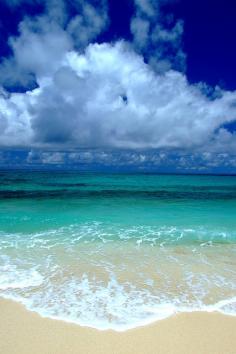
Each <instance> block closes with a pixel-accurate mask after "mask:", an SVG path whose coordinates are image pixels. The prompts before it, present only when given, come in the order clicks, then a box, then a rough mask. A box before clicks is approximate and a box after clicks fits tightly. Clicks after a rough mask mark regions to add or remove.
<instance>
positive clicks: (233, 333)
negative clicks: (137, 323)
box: [0, 300, 236, 354]
mask: <svg viewBox="0 0 236 354" xmlns="http://www.w3.org/2000/svg"><path fill="white" fill-rule="evenodd" d="M0 313H1V317H0V353H1V354H32V353H34V354H77V353H81V354H162V353H163V354H168V353H171V354H175V353H176V354H195V353H196V354H235V353H236V317H231V316H224V315H221V314H217V313H189V314H179V315H176V316H173V317H171V318H168V319H166V320H162V321H158V322H156V323H155V324H153V325H149V326H146V327H140V328H137V329H134V330H130V331H127V332H121V333H119V332H113V331H97V330H94V329H90V328H85V327H80V326H77V325H72V324H68V323H64V322H62V321H54V320H51V319H46V318H42V317H40V316H39V315H38V314H36V313H33V312H29V311H27V310H26V309H25V308H24V307H23V306H22V305H20V304H17V303H15V302H11V301H8V300H0Z"/></svg>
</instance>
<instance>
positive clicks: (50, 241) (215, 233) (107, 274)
mask: <svg viewBox="0 0 236 354" xmlns="http://www.w3.org/2000/svg"><path fill="white" fill-rule="evenodd" d="M227 240H228V241H230V242H231V241H232V242H231V243H229V244H228V243H227ZM0 250H1V253H0V296H2V297H5V298H9V299H12V300H15V301H18V302H21V303H22V304H24V305H25V306H26V308H27V309H29V310H32V311H36V312H37V313H39V314H40V315H41V316H44V317H50V318H54V319H58V320H63V321H67V322H73V323H76V324H78V325H81V326H89V327H94V328H97V329H100V330H107V329H113V330H116V331H124V330H127V329H131V328H135V327H137V326H143V325H146V324H149V323H151V322H154V321H157V320H161V319H163V318H166V317H169V316H172V315H173V314H176V313H180V312H191V311H209V312H213V311H218V312H221V313H224V314H228V315H236V296H235V294H236V283H235V278H236V271H235V269H236V267H235V265H236V264H235V254H236V243H235V235H233V236H232V234H231V233H230V232H225V231H222V230H206V229H201V228H192V229H191V228H177V227H154V226H137V225H135V226H127V227H124V226H123V227H122V226H121V225H114V224H108V223H107V224H104V223H95V222H94V223H84V224H81V225H79V224H76V225H70V226H69V227H63V228H57V229H51V230H48V231H43V232H37V233H31V234H29V233H28V234H23V233H14V234H11V233H8V234H6V233H3V232H2V233H0Z"/></svg>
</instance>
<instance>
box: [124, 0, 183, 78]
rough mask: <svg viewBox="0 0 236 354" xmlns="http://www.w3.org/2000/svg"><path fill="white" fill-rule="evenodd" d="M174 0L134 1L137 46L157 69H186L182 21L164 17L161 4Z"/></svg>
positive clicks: (132, 26)
mask: <svg viewBox="0 0 236 354" xmlns="http://www.w3.org/2000/svg"><path fill="white" fill-rule="evenodd" d="M173 1H174V0H157V1H152V0H134V3H135V5H136V13H135V15H134V16H133V18H132V20H131V25H130V29H131V33H132V34H133V44H134V48H135V49H136V50H137V51H138V52H139V53H141V54H145V56H146V57H147V58H148V62H149V64H150V65H151V66H152V67H153V69H155V70H156V71H157V72H161V73H162V72H165V71H168V70H170V69H177V70H180V71H185V59H186V58H185V53H184V52H183V50H182V34H183V26H184V24H183V21H181V20H175V19H174V17H173V16H171V15H168V16H165V15H164V14H163V13H162V6H163V5H164V4H167V3H171V2H173Z"/></svg>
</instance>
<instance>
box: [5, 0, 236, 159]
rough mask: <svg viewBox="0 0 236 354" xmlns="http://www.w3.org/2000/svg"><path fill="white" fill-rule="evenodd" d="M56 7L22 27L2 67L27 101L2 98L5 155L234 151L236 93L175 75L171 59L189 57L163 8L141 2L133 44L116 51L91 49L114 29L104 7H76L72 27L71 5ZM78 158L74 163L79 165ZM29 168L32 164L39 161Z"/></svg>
mask: <svg viewBox="0 0 236 354" xmlns="http://www.w3.org/2000/svg"><path fill="white" fill-rule="evenodd" d="M42 1H43V0H42ZM45 1H46V0H45ZM53 1H54V0H47V1H46V6H47V8H48V10H47V13H46V15H45V14H44V15H42V16H38V17H36V18H33V19H32V18H31V19H29V18H26V19H25V20H24V21H23V22H22V23H21V25H20V27H19V32H20V35H19V36H18V37H15V38H11V39H10V40H9V43H10V45H11V48H12V51H13V55H12V56H11V57H10V58H6V59H5V60H4V61H3V63H2V64H1V65H0V77H1V80H2V83H3V86H5V87H6V82H7V83H8V84H9V85H10V86H12V85H13V86H14V85H17V84H21V85H22V86H24V87H25V91H26V92H24V93H16V92H14V93H9V92H7V91H6V90H5V89H3V88H2V89H0V146H1V147H7V146H8V147H16V146H21V147H32V148H35V147H39V148H44V149H48V148H63V149H68V148H86V149H90V148H100V149H105V148H106V149H109V148H112V149H114V148H119V149H167V150H170V149H172V150H173V149H179V150H181V151H183V150H185V151H191V152H192V153H193V152H194V153H195V152H196V151H198V152H199V153H204V152H205V151H208V152H209V153H215V152H222V151H223V152H224V151H228V152H229V151H231V150H232V149H235V148H236V135H235V134H234V133H232V132H230V131H229V130H227V128H226V125H225V124H226V123H229V122H232V121H234V120H235V119H236V104H235V102H236V92H227V91H224V90H221V89H219V88H218V87H217V88H215V89H214V88H209V87H208V86H207V85H206V84H204V83H200V84H198V85H191V84H189V82H188V80H187V78H186V76H185V74H184V73H183V72H180V71H177V70H174V68H175V67H177V62H175V61H174V59H173V58H175V60H177V61H178V63H180V60H179V58H180V57H181V56H182V50H181V45H180V41H181V35H182V31H183V24H182V22H180V21H174V20H173V19H171V18H170V19H166V21H167V22H168V21H169V26H168V28H167V29H166V27H165V25H164V24H163V20H160V18H161V16H159V13H160V11H161V6H160V4H161V3H163V1H164V0H160V1H158V2H154V1H151V0H135V2H136V14H135V16H134V18H133V19H132V23H131V30H132V32H133V34H134V43H127V42H124V41H118V42H115V43H113V44H112V43H110V44H109V43H103V44H98V43H90V42H91V41H92V42H93V40H95V38H96V36H97V35H98V34H99V33H100V32H101V31H102V30H103V29H104V28H105V26H106V25H107V21H108V19H107V8H106V2H105V1H104V2H103V1H102V2H101V4H102V6H101V7H100V8H99V9H95V7H94V6H93V4H92V2H86V3H85V2H83V1H82V0H77V1H75V2H74V6H76V8H77V10H78V14H77V15H76V16H74V17H73V18H72V19H68V18H66V16H67V13H66V14H65V16H64V17H63V16H62V15H60V13H61V10H62V9H63V6H64V5H65V2H63V1H62V0H61V1H58V2H57V7H56V6H55V7H54V8H53V6H52V4H53ZM165 1H167V0H165ZM168 1H170V0H168ZM53 9H54V10H55V11H54V12H53ZM88 43H90V44H89V45H88ZM154 44H155V48H157V49H155V51H150V55H149V63H146V61H145V60H144V58H143V55H142V53H143V51H144V52H145V50H146V49H147V48H149V47H150V46H154ZM87 45H88V46H87ZM158 48H159V49H158ZM164 48H169V51H168V52H165V50H164ZM170 53H172V54H173V58H172V57H171V55H170ZM174 53H175V55H174ZM176 53H177V54H176ZM178 53H179V54H178ZM172 59H173V60H172ZM178 65H179V64H178ZM73 154H74V155H73ZM76 156H77V155H76V153H72V155H70V156H68V157H67V158H68V159H69V160H70V161H72V160H73V159H74V161H76ZM80 156H81V155H80ZM94 156H95V155H91V154H90V153H88V155H86V156H85V155H84V158H85V157H86V158H91V159H93V157H94ZM113 156H114V155H113ZM127 156H129V159H130V161H136V162H137V163H140V164H142V163H144V162H145V163H148V161H150V159H152V162H153V161H154V159H156V160H155V161H159V160H158V159H160V156H159V157H158V158H157V157H155V158H154V157H152V158H150V156H149V157H147V156H146V155H145V154H143V153H140V154H139V155H137V154H136V155H135V154H134V155H132V154H131V155H127ZM155 156H156V155H155ZM163 156H164V155H162V158H163ZM77 157H78V156H77ZM64 158H65V156H64V155H63V154H62V153H60V154H59V153H55V155H53V156H52V155H50V154H49V155H48V154H47V153H46V152H45V154H44V155H41V157H40V159H41V160H40V161H42V162H43V163H47V162H46V161H48V163H55V164H56V163H60V161H63V159H64ZM101 158H102V159H107V161H110V160H109V155H106V153H105V152H104V154H103V155H102V157H101V156H100V155H99V156H98V155H97V159H101ZM30 159H31V160H32V161H33V160H34V159H35V157H34V155H33V153H32V156H30V155H29V161H30ZM148 159H149V160H148ZM136 162H135V163H136ZM153 163H154V162H153ZM179 163H180V165H181V164H184V163H185V159H184V158H183V159H182V160H180V159H179Z"/></svg>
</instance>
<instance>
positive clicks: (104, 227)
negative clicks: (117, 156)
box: [0, 172, 236, 354]
mask: <svg viewBox="0 0 236 354" xmlns="http://www.w3.org/2000/svg"><path fill="white" fill-rule="evenodd" d="M0 182H1V183H0V299H1V300H0V313H1V319H0V336H1V338H0V346H1V347H0V353H1V354H14V353H17V354H29V353H34V354H37V353H40V354H45V353H48V354H54V353H59V354H64V353H65V354H69V353H82V354H85V353H91V354H92V353H93V354H112V353H117V354H119V353H120V354H131V353H132V354H133V353H134V354H139V353H140V354H141V353H142V354H152V353H155V354H156V353H158V354H159V353H165V354H166V353H177V354H178V353H179V354H184V353H186V354H194V353H196V354H209V353H212V354H217V353H221V354H230V353H234V354H235V353H236V339H235V333H236V257H235V255H236V220H235V210H236V177H220V176H170V175H166V176H161V175H141V174H140V175H138V174H137V175H134V174H123V175H113V174H90V173H84V174H77V173H58V174H54V175H51V174H49V173H46V172H45V173H43V172H18V173H12V172H2V173H1V174H0Z"/></svg>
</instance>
